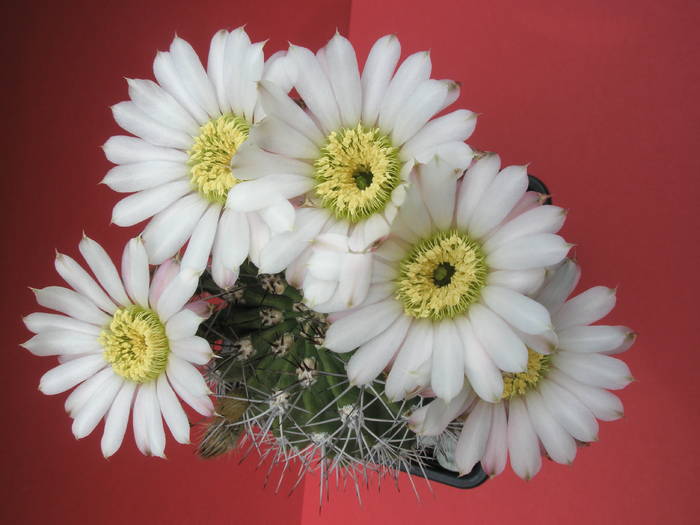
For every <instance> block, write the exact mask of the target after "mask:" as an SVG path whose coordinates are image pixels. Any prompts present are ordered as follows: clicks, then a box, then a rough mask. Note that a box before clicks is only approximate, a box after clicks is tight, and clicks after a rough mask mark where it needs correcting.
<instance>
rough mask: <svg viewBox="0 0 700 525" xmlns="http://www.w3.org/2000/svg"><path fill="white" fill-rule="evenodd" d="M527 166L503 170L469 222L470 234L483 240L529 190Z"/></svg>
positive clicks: (492, 183)
mask: <svg viewBox="0 0 700 525" xmlns="http://www.w3.org/2000/svg"><path fill="white" fill-rule="evenodd" d="M527 181H528V179H527V170H526V169H525V166H509V167H507V168H505V169H503V170H502V171H501V172H500V173H499V174H498V175H497V176H496V177H495V178H494V180H493V182H491V184H490V185H489V186H488V188H486V191H484V194H483V195H482V197H481V199H480V200H479V204H478V205H477V206H476V209H475V210H474V214H473V215H472V217H471V220H470V221H469V226H468V228H469V232H470V233H471V234H472V235H473V236H475V237H477V238H481V237H483V236H484V235H486V234H487V233H488V232H489V231H491V229H492V228H494V227H495V226H497V225H498V224H499V223H500V222H501V221H502V220H503V219H505V217H506V216H507V215H508V214H509V213H510V211H511V210H512V209H513V206H515V204H516V203H517V202H518V201H519V200H520V198H521V197H522V196H523V194H524V193H525V191H526V190H527V184H528V182H527Z"/></svg>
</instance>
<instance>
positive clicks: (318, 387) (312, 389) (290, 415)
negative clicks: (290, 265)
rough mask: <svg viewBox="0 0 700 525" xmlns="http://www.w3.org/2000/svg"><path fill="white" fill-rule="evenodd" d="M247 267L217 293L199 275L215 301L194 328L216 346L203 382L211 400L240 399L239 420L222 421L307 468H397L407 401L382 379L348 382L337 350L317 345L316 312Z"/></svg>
mask: <svg viewBox="0 0 700 525" xmlns="http://www.w3.org/2000/svg"><path fill="white" fill-rule="evenodd" d="M256 273H257V272H256V269H255V267H254V266H252V265H250V264H247V265H245V266H244V267H242V268H241V276H240V278H239V282H238V283H237V286H236V289H234V290H232V291H230V292H225V293H223V294H222V291H221V290H218V289H216V287H215V285H213V283H211V282H209V281H208V279H207V277H206V276H205V277H203V282H202V290H203V291H206V292H208V293H211V294H215V295H218V296H220V297H221V299H222V301H223V302H222V304H221V305H220V306H219V309H218V310H217V312H216V313H215V314H214V315H213V316H212V318H211V319H210V321H209V322H208V323H207V324H205V325H203V327H202V329H201V335H202V336H204V337H207V339H209V341H210V342H211V343H212V344H213V346H214V347H215V348H218V350H219V351H218V357H219V358H218V359H216V360H215V364H214V365H213V366H212V367H211V368H210V370H209V380H210V382H211V383H212V384H214V385H215V387H216V393H217V394H218V395H219V396H220V400H221V401H225V400H226V399H227V398H228V399H231V400H236V401H244V402H247V403H248V407H247V409H246V410H245V412H244V414H243V416H242V417H241V420H240V421H236V422H229V423H227V425H228V426H229V427H230V431H231V432H237V431H240V425H243V426H244V427H245V433H246V435H247V437H248V438H249V439H250V440H251V441H253V443H254V444H255V445H256V446H259V445H260V444H265V445H271V446H272V448H273V449H274V452H273V456H274V458H275V459H276V460H277V461H278V462H287V461H289V459H291V458H298V459H301V460H302V461H303V462H305V463H306V464H307V469H313V468H315V466H320V468H321V469H322V470H323V469H326V471H328V470H333V469H335V468H351V469H352V468H355V467H358V466H360V467H361V468H365V469H366V468H373V467H378V468H379V469H381V468H388V469H398V468H403V467H405V466H407V464H408V462H410V461H419V452H418V451H417V449H416V437H415V435H414V434H413V432H411V431H410V430H409V428H408V426H407V425H406V416H407V415H408V413H409V412H410V410H411V409H412V408H413V403H411V402H403V403H400V404H397V403H393V402H391V401H389V400H388V399H387V398H386V396H384V394H383V391H384V388H383V382H382V381H375V382H374V383H372V384H370V385H366V386H362V387H356V386H352V385H350V384H349V381H348V378H347V375H346V371H345V364H346V359H345V358H344V356H343V355H339V354H335V353H333V352H330V351H328V350H326V349H325V348H323V347H322V342H323V338H324V337H325V331H326V328H327V321H326V319H325V316H324V315H322V314H318V313H315V312H313V311H311V310H310V309H309V308H308V307H306V306H305V305H304V304H303V303H302V302H301V300H302V297H301V295H300V294H299V292H298V291H297V290H296V289H295V288H294V287H292V286H290V285H288V284H287V283H286V281H284V279H283V278H282V277H281V276H280V275H273V276H271V275H262V276H258V275H256ZM222 428H227V427H226V426H224V427H222V424H221V423H219V426H218V427H217V430H218V432H221V430H222ZM305 471H306V470H304V472H305Z"/></svg>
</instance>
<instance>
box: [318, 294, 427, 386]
mask: <svg viewBox="0 0 700 525" xmlns="http://www.w3.org/2000/svg"><path fill="white" fill-rule="evenodd" d="M380 304H381V303H380ZM341 321H342V319H341ZM338 322H340V321H338ZM335 324H337V323H335ZM333 326H334V325H331V328H333ZM432 355H433V325H432V323H431V322H428V321H423V320H414V321H413V322H412V323H411V327H410V328H409V329H408V333H407V334H406V339H405V340H404V343H403V345H402V346H401V348H400V349H399V353H398V354H397V356H396V360H395V361H394V363H393V364H392V365H391V371H390V372H389V375H388V377H387V379H386V386H385V390H384V391H385V393H386V395H387V397H388V398H389V399H391V400H399V399H403V398H404V397H405V396H406V394H408V393H409V392H410V391H411V390H412V389H413V388H415V387H416V386H417V384H418V383H419V382H420V367H421V366H422V365H423V364H424V363H426V362H430V361H431V357H432Z"/></svg>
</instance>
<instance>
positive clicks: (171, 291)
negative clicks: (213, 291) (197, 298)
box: [156, 268, 200, 323]
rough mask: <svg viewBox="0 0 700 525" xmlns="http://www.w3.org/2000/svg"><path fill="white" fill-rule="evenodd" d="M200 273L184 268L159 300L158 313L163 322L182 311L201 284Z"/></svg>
mask: <svg viewBox="0 0 700 525" xmlns="http://www.w3.org/2000/svg"><path fill="white" fill-rule="evenodd" d="M199 275H200V272H196V271H193V270H190V269H188V268H182V269H181V270H180V273H178V274H177V277H175V279H173V280H172V281H171V282H170V284H169V285H168V286H167V288H166V289H165V290H163V294H162V295H161V296H160V299H158V304H157V305H156V311H157V312H158V317H160V320H161V321H162V322H164V323H165V322H167V321H168V319H170V318H171V317H172V316H173V315H174V314H176V313H177V312H179V311H180V310H182V308H183V307H184V306H185V304H187V303H188V302H189V301H190V299H192V296H193V295H194V292H195V290H196V289H197V285H198V284H199Z"/></svg>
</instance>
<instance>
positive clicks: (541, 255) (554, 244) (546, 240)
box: [486, 233, 572, 270]
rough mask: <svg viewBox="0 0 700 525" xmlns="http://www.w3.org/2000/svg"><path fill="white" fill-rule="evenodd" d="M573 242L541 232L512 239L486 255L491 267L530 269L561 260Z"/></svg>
mask: <svg viewBox="0 0 700 525" xmlns="http://www.w3.org/2000/svg"><path fill="white" fill-rule="evenodd" d="M571 246H572V245H571V244H567V242H566V241H565V240H564V239H562V238H561V237H560V236H559V235H555V234H553V233H539V234H537V235H528V236H526V237H519V238H517V239H515V240H513V241H510V242H508V243H506V244H504V245H503V246H501V247H500V248H498V249H497V250H495V251H494V252H492V253H490V254H488V255H487V257H486V262H487V264H488V265H489V266H490V267H493V268H496V269H499V270H530V269H533V268H538V267H542V266H552V265H554V264H557V263H558V262H560V261H561V260H562V259H564V257H566V254H567V253H568V252H569V250H570V249H571Z"/></svg>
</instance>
